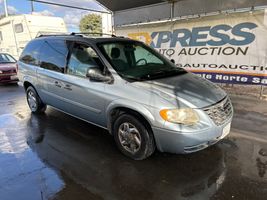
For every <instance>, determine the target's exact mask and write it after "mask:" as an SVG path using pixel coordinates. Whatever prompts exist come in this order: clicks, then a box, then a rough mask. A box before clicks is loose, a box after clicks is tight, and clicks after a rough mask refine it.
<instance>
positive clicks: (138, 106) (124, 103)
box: [106, 99, 155, 133]
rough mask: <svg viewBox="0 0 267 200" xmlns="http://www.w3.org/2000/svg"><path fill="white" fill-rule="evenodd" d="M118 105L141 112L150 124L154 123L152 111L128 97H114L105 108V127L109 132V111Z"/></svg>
mask: <svg viewBox="0 0 267 200" xmlns="http://www.w3.org/2000/svg"><path fill="white" fill-rule="evenodd" d="M119 107H123V108H128V109H131V110H134V111H136V112H138V113H139V114H141V115H142V116H143V117H144V118H145V119H146V120H147V121H148V123H149V124H150V125H152V124H154V121H155V118H154V116H153V115H152V113H151V112H150V111H149V110H148V109H147V108H146V107H145V106H143V105H141V104H139V103H137V102H135V101H131V100H128V99H116V100H114V101H112V102H111V103H110V104H109V105H108V106H107V109H106V116H107V127H108V130H109V132H110V133H111V127H110V121H111V117H110V113H111V111H112V110H113V109H115V108H119Z"/></svg>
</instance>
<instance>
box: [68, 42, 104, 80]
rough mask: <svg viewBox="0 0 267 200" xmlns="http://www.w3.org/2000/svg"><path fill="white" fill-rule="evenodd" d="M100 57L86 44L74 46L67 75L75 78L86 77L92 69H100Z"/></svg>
mask: <svg viewBox="0 0 267 200" xmlns="http://www.w3.org/2000/svg"><path fill="white" fill-rule="evenodd" d="M97 63H99V57H98V55H97V54H96V52H95V51H94V49H92V48H91V47H89V46H87V45H85V44H74V46H73V49H72V52H71V56H70V60H69V64H68V68H67V73H68V74H70V75H74V76H79V77H86V74H87V71H88V69H89V68H90V67H99V68H101V67H100V66H99V64H97Z"/></svg>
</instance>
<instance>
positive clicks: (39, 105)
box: [26, 86, 46, 113]
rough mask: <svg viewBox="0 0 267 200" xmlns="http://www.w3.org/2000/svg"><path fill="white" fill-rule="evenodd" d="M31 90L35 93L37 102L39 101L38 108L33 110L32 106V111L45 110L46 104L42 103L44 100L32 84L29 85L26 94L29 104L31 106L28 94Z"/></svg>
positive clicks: (39, 111)
mask: <svg viewBox="0 0 267 200" xmlns="http://www.w3.org/2000/svg"><path fill="white" fill-rule="evenodd" d="M30 91H31V92H32V93H33V94H34V97H35V98H36V103H37V109H36V110H35V111H33V110H32V109H31V108H30V109H31V111H32V113H41V112H43V111H44V109H45V107H46V106H45V105H44V104H43V103H42V101H41V99H40V97H39V96H38V94H37V92H36V91H35V89H34V88H33V87H31V86H29V87H28V88H27V90H26V96H27V103H28V106H29V107H30V105H29V102H28V95H29V94H28V93H29V92H30Z"/></svg>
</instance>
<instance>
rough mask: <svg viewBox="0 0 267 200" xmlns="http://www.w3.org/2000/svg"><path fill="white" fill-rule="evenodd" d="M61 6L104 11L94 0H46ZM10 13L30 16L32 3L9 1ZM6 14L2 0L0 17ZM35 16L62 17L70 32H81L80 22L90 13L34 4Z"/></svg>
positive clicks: (0, 2)
mask: <svg viewBox="0 0 267 200" xmlns="http://www.w3.org/2000/svg"><path fill="white" fill-rule="evenodd" d="M44 1H48V2H55V3H59V4H67V5H73V6H78V7H83V8H90V9H97V10H103V9H104V8H103V7H101V6H100V5H99V4H98V3H97V2H96V1H94V0H78V1H77V0H44ZM7 5H8V12H9V13H10V14H30V13H31V2H30V1H28V0H7ZM1 14H4V3H3V0H0V15H1ZM34 14H38V15H48V16H57V17H62V18H63V19H64V21H65V23H66V25H67V27H68V30H69V32H77V31H79V22H80V19H81V17H82V16H84V15H86V14H89V12H88V11H84V10H78V9H71V8H65V7H59V6H53V5H46V4H41V3H36V2H34Z"/></svg>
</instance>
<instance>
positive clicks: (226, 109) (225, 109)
mask: <svg viewBox="0 0 267 200" xmlns="http://www.w3.org/2000/svg"><path fill="white" fill-rule="evenodd" d="M204 111H205V112H206V113H207V114H208V115H209V117H210V118H211V119H212V120H213V122H214V123H215V124H216V125H217V126H220V125H222V124H224V123H225V122H226V121H227V120H228V119H229V118H230V117H231V116H232V114H233V109H232V104H231V102H230V99H229V98H228V97H226V98H225V99H223V100H222V101H220V102H219V103H217V104H216V105H214V106H211V107H208V108H204Z"/></svg>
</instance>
